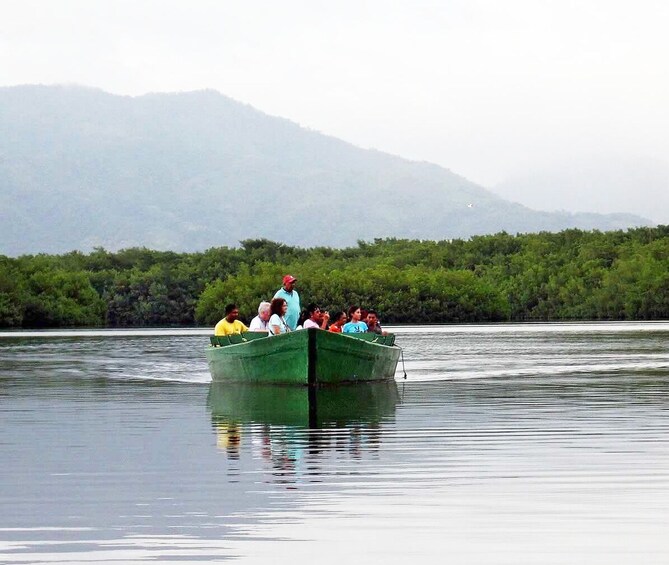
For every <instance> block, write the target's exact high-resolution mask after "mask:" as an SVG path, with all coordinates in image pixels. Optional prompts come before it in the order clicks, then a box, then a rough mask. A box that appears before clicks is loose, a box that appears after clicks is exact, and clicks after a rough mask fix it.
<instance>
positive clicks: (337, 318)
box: [332, 310, 347, 326]
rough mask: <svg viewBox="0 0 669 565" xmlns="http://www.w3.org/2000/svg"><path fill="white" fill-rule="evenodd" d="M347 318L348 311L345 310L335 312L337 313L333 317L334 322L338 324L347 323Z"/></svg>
mask: <svg viewBox="0 0 669 565" xmlns="http://www.w3.org/2000/svg"><path fill="white" fill-rule="evenodd" d="M346 320H347V316H346V312H344V311H343V310H340V311H339V312H335V315H334V316H333V317H332V323H333V324H336V325H337V326H341V325H343V324H345V323H346Z"/></svg>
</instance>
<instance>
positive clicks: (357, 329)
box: [342, 306, 367, 334]
mask: <svg viewBox="0 0 669 565" xmlns="http://www.w3.org/2000/svg"><path fill="white" fill-rule="evenodd" d="M348 317H349V319H350V320H351V321H350V322H348V323H347V324H344V327H343V328H342V331H343V333H345V334H361V333H365V332H366V331H367V324H365V322H362V321H360V318H361V317H362V311H361V310H360V308H359V307H358V306H351V307H350V308H349V309H348Z"/></svg>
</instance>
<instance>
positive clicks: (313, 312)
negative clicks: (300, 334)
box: [302, 302, 330, 330]
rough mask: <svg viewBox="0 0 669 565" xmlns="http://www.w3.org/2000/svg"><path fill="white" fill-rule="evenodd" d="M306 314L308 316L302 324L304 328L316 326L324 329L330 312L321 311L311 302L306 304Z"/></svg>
mask: <svg viewBox="0 0 669 565" xmlns="http://www.w3.org/2000/svg"><path fill="white" fill-rule="evenodd" d="M307 314H308V315H309V317H308V318H307V319H306V320H304V324H303V325H302V327H303V328H304V329H305V330H306V329H308V328H318V329H321V330H324V329H325V328H327V327H328V320H329V319H330V314H328V313H327V312H321V309H320V308H319V307H318V306H316V305H315V304H314V303H313V302H312V303H311V304H309V306H307Z"/></svg>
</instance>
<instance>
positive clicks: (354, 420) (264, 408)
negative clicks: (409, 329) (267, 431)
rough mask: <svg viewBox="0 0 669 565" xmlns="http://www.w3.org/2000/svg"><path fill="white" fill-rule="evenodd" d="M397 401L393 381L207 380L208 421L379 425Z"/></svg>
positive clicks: (317, 426)
mask: <svg viewBox="0 0 669 565" xmlns="http://www.w3.org/2000/svg"><path fill="white" fill-rule="evenodd" d="M399 401H400V397H399V392H398V390H397V384H396V383H395V381H386V382H370V383H361V384H356V385H343V386H336V387H289V386H273V385H249V384H239V383H215V382H214V383H211V385H210V388H209V395H208V397H207V405H208V407H209V410H210V411H211V417H212V423H213V424H214V425H219V424H226V425H227V424H234V423H236V424H269V425H275V426H293V427H302V428H304V427H309V428H322V427H332V426H334V427H343V426H348V425H354V424H379V423H380V422H381V421H383V420H386V419H388V418H392V417H393V416H394V415H395V408H396V406H397V404H398V403H399Z"/></svg>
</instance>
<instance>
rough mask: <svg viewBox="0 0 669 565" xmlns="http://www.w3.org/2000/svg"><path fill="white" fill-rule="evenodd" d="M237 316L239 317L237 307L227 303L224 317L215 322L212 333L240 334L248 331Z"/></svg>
mask: <svg viewBox="0 0 669 565" xmlns="http://www.w3.org/2000/svg"><path fill="white" fill-rule="evenodd" d="M237 318H239V308H237V306H236V305H235V304H228V305H227V306H226V307H225V318H223V319H222V320H221V321H220V322H218V324H216V327H215V328H214V335H230V334H240V333H242V332H247V331H249V329H248V328H247V327H246V326H245V325H244V324H243V323H242V322H240V321H239V320H238V319H237Z"/></svg>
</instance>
